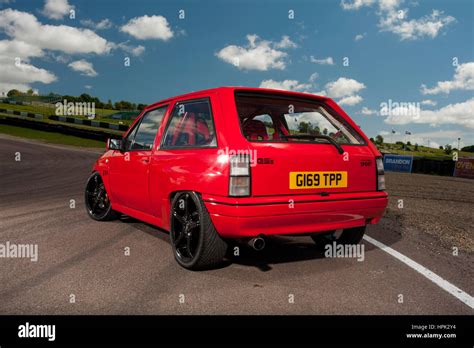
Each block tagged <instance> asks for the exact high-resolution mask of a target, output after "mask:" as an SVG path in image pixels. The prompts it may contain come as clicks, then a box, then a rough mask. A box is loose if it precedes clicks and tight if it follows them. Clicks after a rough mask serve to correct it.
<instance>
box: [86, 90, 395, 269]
mask: <svg viewBox="0 0 474 348" xmlns="http://www.w3.org/2000/svg"><path fill="white" fill-rule="evenodd" d="M384 190H385V178H384V169H383V162H382V157H381V154H380V153H379V151H378V150H377V149H376V147H375V146H374V145H373V144H372V143H371V142H370V141H369V139H368V138H367V137H366V136H365V135H364V134H363V133H362V131H361V130H360V129H359V127H358V126H357V125H356V124H355V123H354V122H353V121H352V120H351V119H350V118H349V116H348V115H347V114H346V113H345V112H344V111H343V110H342V109H341V108H340V107H339V106H338V105H337V104H336V103H335V102H334V101H333V100H331V99H329V98H325V97H320V96H316V95H312V94H305V93H296V92H287V91H280V90H271V89H261V88H245V87H221V88H215V89H209V90H204V91H200V92H193V93H190V94H185V95H181V96H178V97H173V98H169V99H166V100H163V101H160V102H158V103H156V104H153V105H150V106H148V107H147V108H146V109H145V110H144V111H143V112H142V114H141V115H140V116H139V117H138V118H137V119H136V121H135V122H134V124H133V125H132V126H131V127H130V129H129V130H128V131H127V132H126V134H125V135H124V136H123V138H122V139H109V140H108V142H107V151H106V152H105V153H104V154H103V155H102V156H101V157H100V158H99V159H98V160H97V162H96V163H95V165H94V168H93V173H92V175H91V177H90V178H89V180H88V182H87V185H86V192H85V202H86V208H87V212H88V213H89V215H90V216H91V217H92V218H93V219H95V220H99V221H102V220H110V219H113V218H116V217H118V215H119V214H120V213H123V214H126V215H129V216H131V217H134V218H136V219H139V220H142V221H145V222H147V223H150V224H152V225H155V226H158V227H160V228H162V229H164V230H167V231H169V232H170V239H171V244H172V248H173V252H174V255H175V258H176V260H177V262H178V263H179V264H180V265H181V266H183V267H185V268H188V269H203V268H210V267H214V266H216V265H217V264H219V263H220V262H221V261H222V259H223V258H224V256H225V254H226V250H227V242H226V240H227V241H228V240H230V239H244V240H247V241H248V242H249V243H250V245H251V246H253V247H254V248H255V249H262V248H263V247H264V245H265V236H270V235H310V236H311V237H312V238H313V240H314V241H315V242H316V244H319V245H325V244H327V243H332V242H334V241H336V242H337V243H343V244H355V243H359V242H360V241H361V239H362V237H363V235H364V232H365V228H366V225H367V224H374V223H377V222H378V221H379V220H380V218H381V217H382V215H383V212H384V210H385V208H386V206H387V202H388V198H387V193H386V192H385V191H384ZM341 230H342V233H341V232H340V231H341ZM336 232H337V233H336Z"/></svg>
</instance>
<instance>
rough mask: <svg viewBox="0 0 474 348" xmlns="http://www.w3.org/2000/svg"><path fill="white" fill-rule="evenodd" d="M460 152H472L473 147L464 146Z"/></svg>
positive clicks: (473, 150)
mask: <svg viewBox="0 0 474 348" xmlns="http://www.w3.org/2000/svg"><path fill="white" fill-rule="evenodd" d="M461 151H466V152H474V145H469V146H464V147H463V148H462V149H461Z"/></svg>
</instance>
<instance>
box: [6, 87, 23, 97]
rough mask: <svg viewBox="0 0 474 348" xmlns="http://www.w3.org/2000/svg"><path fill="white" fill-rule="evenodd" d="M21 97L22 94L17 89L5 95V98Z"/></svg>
mask: <svg viewBox="0 0 474 348" xmlns="http://www.w3.org/2000/svg"><path fill="white" fill-rule="evenodd" d="M21 95H23V93H21V92H20V91H19V90H17V89H11V90H9V91H8V93H7V97H10V98H11V97H18V96H21Z"/></svg>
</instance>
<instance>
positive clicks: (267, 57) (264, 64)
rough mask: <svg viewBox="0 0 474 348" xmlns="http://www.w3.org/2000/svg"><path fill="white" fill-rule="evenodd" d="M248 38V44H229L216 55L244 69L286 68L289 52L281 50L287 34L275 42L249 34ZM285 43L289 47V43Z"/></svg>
mask: <svg viewBox="0 0 474 348" xmlns="http://www.w3.org/2000/svg"><path fill="white" fill-rule="evenodd" d="M247 40H248V44H247V45H246V46H236V45H229V46H226V47H224V48H223V49H221V50H220V51H219V52H217V53H216V56H217V57H218V58H219V59H221V60H223V61H224V62H226V63H229V64H232V65H234V66H236V67H237V68H239V69H242V70H260V71H266V70H269V69H279V70H283V69H285V67H286V63H285V58H286V57H287V53H286V52H284V51H282V50H281V48H282V42H285V41H286V40H285V36H284V37H283V39H282V41H280V42H273V41H267V40H261V39H260V38H259V37H258V36H257V35H255V34H253V35H251V34H249V35H247ZM288 40H289V38H288ZM285 45H286V47H288V44H285Z"/></svg>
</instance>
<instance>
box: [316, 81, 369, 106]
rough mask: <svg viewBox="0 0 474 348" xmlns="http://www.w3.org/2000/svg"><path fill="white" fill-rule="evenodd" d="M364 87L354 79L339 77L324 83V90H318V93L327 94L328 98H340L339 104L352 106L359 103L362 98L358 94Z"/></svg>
mask: <svg viewBox="0 0 474 348" xmlns="http://www.w3.org/2000/svg"><path fill="white" fill-rule="evenodd" d="M364 88H365V85H364V84H363V83H361V82H359V81H356V80H354V79H348V78H346V77H340V78H338V79H337V80H335V81H331V82H329V83H327V84H326V86H325V90H323V91H321V92H318V94H320V95H327V96H328V97H330V98H340V99H339V100H338V103H339V104H341V105H348V106H353V105H356V104H359V103H360V102H361V101H363V100H364V99H363V98H362V97H361V96H360V95H358V94H357V93H358V92H360V91H361V90H363V89H364Z"/></svg>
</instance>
